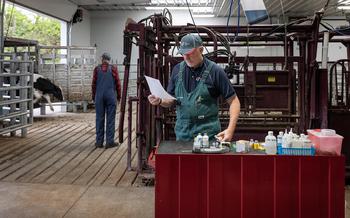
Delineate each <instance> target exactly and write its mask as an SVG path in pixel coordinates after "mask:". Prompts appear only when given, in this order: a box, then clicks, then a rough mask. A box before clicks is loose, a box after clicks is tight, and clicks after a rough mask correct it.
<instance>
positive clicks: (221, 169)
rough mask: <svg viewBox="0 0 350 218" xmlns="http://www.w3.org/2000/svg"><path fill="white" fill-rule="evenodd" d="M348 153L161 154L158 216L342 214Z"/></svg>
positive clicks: (339, 216)
mask: <svg viewBox="0 0 350 218" xmlns="http://www.w3.org/2000/svg"><path fill="white" fill-rule="evenodd" d="M344 159H345V158H344V157H339V156H338V157H330V156H313V157H306V156H270V155H263V156H261V155H230V154H228V155H227V154H223V155H220V154H219V155H217V154H215V155H210V154H208V155H204V154H203V155H202V154H157V155H156V169H157V170H156V182H155V185H156V196H155V204H156V208H155V217H241V218H250V217H251V218H256V217H262V218H264V217H269V218H270V217H276V218H278V217H281V218H282V217H283V218H286V217H318V218H322V217H325V218H326V217H327V218H342V217H344V199H345V195H344Z"/></svg>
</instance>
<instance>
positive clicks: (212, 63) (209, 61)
mask: <svg viewBox="0 0 350 218" xmlns="http://www.w3.org/2000/svg"><path fill="white" fill-rule="evenodd" d="M208 63H209V64H208V66H205V70H204V72H203V76H202V81H205V80H206V79H207V77H208V75H209V74H210V71H211V69H212V68H213V66H214V64H215V63H214V62H213V61H211V60H208Z"/></svg>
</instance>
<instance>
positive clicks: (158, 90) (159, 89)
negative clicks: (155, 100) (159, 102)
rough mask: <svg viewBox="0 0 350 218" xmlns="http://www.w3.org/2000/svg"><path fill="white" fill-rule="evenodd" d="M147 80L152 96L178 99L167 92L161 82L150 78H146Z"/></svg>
mask: <svg viewBox="0 0 350 218" xmlns="http://www.w3.org/2000/svg"><path fill="white" fill-rule="evenodd" d="M145 78H146V80H147V84H148V87H149V89H150V91H151V93H152V95H154V96H157V97H159V98H163V99H176V98H174V97H173V96H171V95H170V94H169V93H167V92H166V91H165V89H164V88H163V86H162V84H161V83H160V81H159V80H157V79H154V78H152V77H149V76H145Z"/></svg>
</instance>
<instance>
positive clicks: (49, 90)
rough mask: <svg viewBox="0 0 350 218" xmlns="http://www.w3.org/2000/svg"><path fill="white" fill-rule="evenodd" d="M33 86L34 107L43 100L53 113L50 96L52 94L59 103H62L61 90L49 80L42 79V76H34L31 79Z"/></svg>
mask: <svg viewBox="0 0 350 218" xmlns="http://www.w3.org/2000/svg"><path fill="white" fill-rule="evenodd" d="M33 86H34V100H33V104H34V107H35V106H38V103H39V101H40V100H41V99H42V98H44V99H45V100H46V101H47V103H48V104H49V106H50V109H51V111H54V109H53V106H52V103H51V99H50V94H52V95H53V96H54V97H55V98H57V99H58V100H59V101H63V94H62V89H61V88H60V87H59V86H56V85H55V84H53V83H52V82H51V81H50V80H49V79H46V78H44V77H43V76H42V75H39V74H34V77H33Z"/></svg>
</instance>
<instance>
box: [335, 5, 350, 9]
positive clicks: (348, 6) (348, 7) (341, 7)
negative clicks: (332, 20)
mask: <svg viewBox="0 0 350 218" xmlns="http://www.w3.org/2000/svg"><path fill="white" fill-rule="evenodd" d="M338 9H339V10H350V5H347V6H338Z"/></svg>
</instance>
